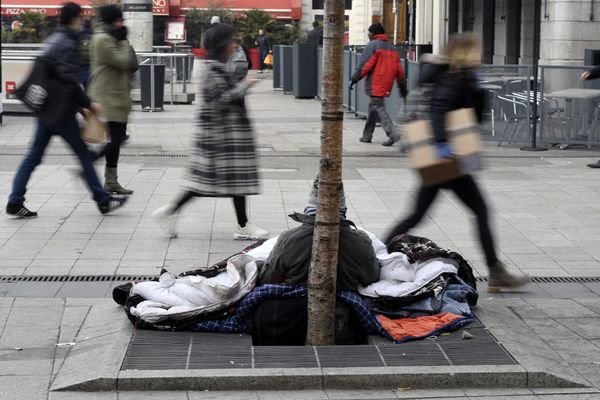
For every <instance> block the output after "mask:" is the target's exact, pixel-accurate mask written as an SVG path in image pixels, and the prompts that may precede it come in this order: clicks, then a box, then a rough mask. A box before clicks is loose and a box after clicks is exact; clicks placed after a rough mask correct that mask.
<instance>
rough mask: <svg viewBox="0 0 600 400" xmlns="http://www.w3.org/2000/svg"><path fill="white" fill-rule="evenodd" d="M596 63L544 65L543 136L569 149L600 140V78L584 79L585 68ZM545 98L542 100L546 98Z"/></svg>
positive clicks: (541, 76) (539, 102)
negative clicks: (582, 74) (596, 79)
mask: <svg viewBox="0 0 600 400" xmlns="http://www.w3.org/2000/svg"><path fill="white" fill-rule="evenodd" d="M591 68H594V67H592V66H567V65H560V66H559V65H541V66H540V94H539V96H538V99H537V101H538V104H539V107H540V115H541V116H542V118H541V120H542V121H543V122H544V123H542V124H540V132H539V137H540V138H541V139H542V140H543V141H544V142H545V143H546V144H550V145H560V148H561V149H565V148H567V147H568V146H571V145H584V146H587V147H588V149H589V148H590V147H591V146H592V145H598V144H600V137H599V136H598V129H599V128H600V82H599V81H583V80H581V78H580V75H581V73H582V72H584V71H586V70H589V69H591ZM542 99H543V101H540V100H542Z"/></svg>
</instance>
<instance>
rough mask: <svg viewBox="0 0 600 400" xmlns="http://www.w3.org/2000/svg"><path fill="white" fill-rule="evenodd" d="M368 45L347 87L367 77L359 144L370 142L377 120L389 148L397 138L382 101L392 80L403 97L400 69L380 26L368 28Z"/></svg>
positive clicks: (395, 52)
mask: <svg viewBox="0 0 600 400" xmlns="http://www.w3.org/2000/svg"><path fill="white" fill-rule="evenodd" d="M369 40H370V41H369V44H367V47H366V48H365V50H364V51H363V53H362V54H361V56H360V60H359V62H358V68H357V69H356V72H354V75H352V78H351V80H350V88H351V89H352V86H354V84H356V82H358V81H360V80H361V79H362V78H364V77H365V76H366V77H367V84H366V92H367V94H368V95H369V96H370V97H371V102H370V103H369V116H368V117H367V123H366V124H365V128H364V130H363V135H362V137H361V138H360V141H361V142H363V143H371V140H372V139H373V131H374V130H375V124H376V123H377V119H379V120H380V121H381V126H382V127H383V130H384V131H385V133H386V135H387V136H388V140H386V141H385V142H383V145H384V146H391V145H393V144H394V143H395V142H397V141H398V140H399V139H400V135H399V134H397V133H396V132H395V130H394V124H393V122H392V120H391V119H390V116H389V115H388V113H387V111H386V110H385V104H384V99H385V98H386V97H388V96H389V95H390V93H391V92H392V87H393V86H394V80H396V81H397V82H398V87H399V88H400V94H401V96H402V97H406V95H407V94H408V92H407V91H406V85H405V84H404V69H403V68H402V65H401V64H400V56H399V54H398V52H397V51H396V49H395V48H394V46H393V45H392V44H390V43H388V41H387V40H388V39H387V36H386V35H385V29H384V28H383V25H381V24H379V23H377V24H373V25H371V26H370V27H369Z"/></svg>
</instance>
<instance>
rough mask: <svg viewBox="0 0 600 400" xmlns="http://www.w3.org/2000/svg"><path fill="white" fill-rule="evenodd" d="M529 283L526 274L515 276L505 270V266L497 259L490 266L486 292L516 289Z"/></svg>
mask: <svg viewBox="0 0 600 400" xmlns="http://www.w3.org/2000/svg"><path fill="white" fill-rule="evenodd" d="M528 283H529V277H528V276H527V275H521V276H516V275H513V274H511V273H510V272H508V271H507V270H506V266H505V265H504V264H503V263H502V262H500V261H498V262H497V263H496V264H495V265H494V266H493V267H491V268H490V275H489V277H488V292H500V291H501V290H502V289H516V288H518V287H521V286H524V285H526V284H528Z"/></svg>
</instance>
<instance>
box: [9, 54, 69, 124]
mask: <svg viewBox="0 0 600 400" xmlns="http://www.w3.org/2000/svg"><path fill="white" fill-rule="evenodd" d="M55 76H56V73H55V68H54V62H52V60H50V59H49V58H47V57H38V58H36V59H35V62H34V64H33V69H32V71H31V74H30V75H29V76H28V77H27V79H25V81H24V82H23V83H22V84H20V85H19V86H18V87H17V89H16V90H15V95H16V96H17V98H18V99H19V100H21V101H22V102H23V103H24V104H25V105H26V106H27V107H28V108H29V109H30V110H31V111H33V112H34V114H36V115H37V116H38V117H39V118H40V120H42V122H44V123H45V124H47V125H54V124H56V123H57V122H59V121H61V120H62V119H63V118H64V117H65V116H66V115H67V114H69V112H71V111H72V102H71V90H70V89H69V87H68V85H67V84H65V83H63V82H61V81H59V80H58V79H56V78H55Z"/></svg>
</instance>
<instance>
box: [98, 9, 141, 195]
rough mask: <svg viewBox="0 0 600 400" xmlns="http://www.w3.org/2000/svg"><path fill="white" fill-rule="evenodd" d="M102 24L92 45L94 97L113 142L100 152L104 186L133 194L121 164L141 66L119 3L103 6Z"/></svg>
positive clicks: (114, 190)
mask: <svg viewBox="0 0 600 400" xmlns="http://www.w3.org/2000/svg"><path fill="white" fill-rule="evenodd" d="M99 16H100V19H101V23H100V25H99V26H97V27H96V29H95V31H94V35H93V36H92V42H91V44H90V64H91V77H90V84H89V86H88V92H89V95H90V97H91V98H92V99H93V100H94V101H96V102H98V103H100V104H102V109H103V116H104V118H105V119H106V120H107V121H108V136H109V139H110V141H109V142H108V144H107V145H106V147H105V148H104V149H103V150H102V151H101V152H100V153H99V154H98V158H100V157H102V156H105V157H106V170H105V174H104V178H105V183H104V187H105V189H106V190H107V191H108V192H112V193H116V194H125V195H129V194H132V193H133V191H132V190H128V189H125V188H124V187H122V186H121V185H120V184H119V181H118V174H117V164H118V161H119V153H120V149H121V144H122V143H123V141H124V140H125V139H126V137H127V118H128V116H129V112H130V111H131V98H130V97H129V92H130V90H131V81H132V77H133V73H134V72H135V71H137V69H138V68H139V66H138V62H137V58H136V55H135V52H134V51H133V48H132V47H131V46H130V45H129V42H128V41H127V28H126V27H125V26H124V25H123V13H122V12H121V9H120V8H119V7H118V6H116V5H108V6H103V7H100V9H99Z"/></svg>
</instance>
